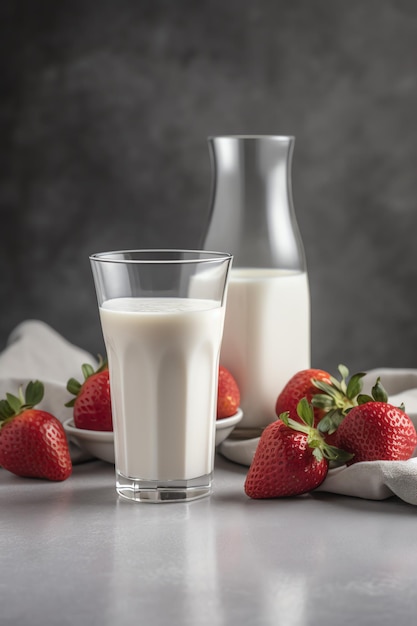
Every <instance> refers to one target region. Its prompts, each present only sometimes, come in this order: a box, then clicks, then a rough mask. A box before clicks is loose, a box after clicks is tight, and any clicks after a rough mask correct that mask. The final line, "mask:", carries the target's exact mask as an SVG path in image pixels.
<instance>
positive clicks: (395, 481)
mask: <svg viewBox="0 0 417 626" xmlns="http://www.w3.org/2000/svg"><path fill="white" fill-rule="evenodd" d="M378 376H379V377H380V378H381V382H382V384H383V385H384V387H385V389H386V391H387V393H388V395H389V402H390V403H391V404H394V405H396V406H399V405H400V404H401V403H404V405H405V409H406V412H407V414H408V415H409V416H410V418H411V419H412V421H413V423H414V426H416V428H417V370H413V369H376V370H372V371H370V372H368V373H367V375H366V376H365V377H364V379H363V382H364V385H363V390H364V392H366V393H369V392H370V390H371V387H372V385H373V384H374V383H375V381H376V379H377V377H378ZM258 442H259V437H258V438H254V439H248V440H246V441H245V440H233V439H226V441H224V442H223V443H222V444H221V445H220V447H219V449H218V450H219V452H220V453H221V454H223V456H225V457H226V458H228V459H229V460H230V461H234V462H235V463H240V464H241V465H247V466H249V465H250V464H251V462H252V459H253V455H254V454H255V450H256V447H257V445H258ZM317 491H326V492H330V493H336V494H342V495H346V496H355V497H357V498H365V499H369V500H384V499H385V498H390V497H392V496H397V497H399V498H401V499H402V500H404V501H405V502H408V503H409V504H415V505H417V448H416V450H415V451H414V456H413V458H411V459H409V460H408V461H372V462H362V463H355V464H353V465H351V466H349V467H347V466H346V465H343V466H341V467H337V468H334V469H331V470H329V473H328V475H327V477H326V479H325V481H324V482H323V483H322V484H321V485H320V487H318V489H317Z"/></svg>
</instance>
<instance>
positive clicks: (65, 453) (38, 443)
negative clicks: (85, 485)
mask: <svg viewBox="0 0 417 626" xmlns="http://www.w3.org/2000/svg"><path fill="white" fill-rule="evenodd" d="M43 393H44V387H43V384H42V383H41V382H39V381H34V382H30V383H28V385H27V387H26V390H25V394H24V395H23V392H22V390H21V389H19V397H17V396H14V395H12V394H10V393H8V394H7V395H6V398H7V399H6V400H1V401H0V465H2V466H3V467H4V468H5V469H7V470H8V471H9V472H12V473H13V474H17V476H27V477H31V478H47V479H48V480H65V479H66V478H68V476H70V475H71V472H72V463H71V457H70V453H69V448H68V442H67V438H66V435H65V431H64V428H63V426H62V424H61V422H60V421H59V420H58V419H57V418H56V417H54V416H53V415H51V414H50V413H47V412H46V411H41V410H39V409H35V408H34V407H35V406H36V405H37V404H38V403H39V402H40V401H41V400H42V398H43Z"/></svg>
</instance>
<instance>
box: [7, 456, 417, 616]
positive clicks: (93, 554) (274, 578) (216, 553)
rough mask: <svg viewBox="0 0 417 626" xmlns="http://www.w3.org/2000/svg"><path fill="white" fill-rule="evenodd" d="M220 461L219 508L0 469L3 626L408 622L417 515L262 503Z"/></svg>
mask: <svg viewBox="0 0 417 626" xmlns="http://www.w3.org/2000/svg"><path fill="white" fill-rule="evenodd" d="M246 471H247V470H246V468H245V467H242V466H239V465H236V464H233V463H231V462H229V461H227V460H225V459H224V458H222V457H219V456H218V457H217V458H216V469H215V483H214V493H213V495H212V496H211V497H210V498H206V499H202V500H198V501H195V502H190V503H188V504H187V503H178V504H138V503H130V502H124V501H120V500H119V499H118V497H117V495H116V492H115V489H114V469H113V467H112V466H111V465H109V464H106V463H104V462H101V461H93V462H89V463H84V464H82V465H78V466H75V468H74V472H73V475H72V476H71V478H69V479H68V480H67V481H65V482H62V483H50V482H47V481H39V480H30V479H22V478H18V477H16V476H13V475H12V474H10V473H8V472H6V471H5V470H0V509H1V513H0V514H1V532H0V563H1V569H0V624H1V626H9V625H10V624H13V625H16V626H26V625H30V626H41V625H42V626H49V625H57V626H58V625H63V626H66V625H71V626H75V625H77V626H78V625H79V626H84V625H86V626H88V625H93V624H94V625H95V624H97V625H100V626H104V625H112V626H113V625H117V626H124V625H126V626H127V625H129V626H130V625H137V624H146V625H150V626H153V625H164V626H165V625H171V624H181V625H182V624H183V625H187V626H188V625H190V626H191V625H192V626H200V625H203V624H204V625H205V624H207V625H208V624H210V625H217V624H219V625H223V624H236V625H238V626H245V625H249V624H250V625H256V626H258V625H259V626H263V625H265V626H304V625H306V624H308V625H314V626H317V625H320V626H327V625H329V626H330V625H332V626H333V625H335V624H336V625H337V626H344V625H346V626H347V625H349V624H354V625H355V626H358V625H359V626H366V625H368V624H375V625H377V624H378V626H385V625H387V626H388V625H389V626H393V625H395V626H402V625H404V626H406V625H412V624H415V623H416V619H417V507H413V506H411V505H408V504H405V503H403V502H402V501H400V500H397V499H395V498H391V499H389V500H385V501H381V502H376V501H366V500H360V499H355V498H348V497H342V496H340V497H339V496H334V495H330V494H322V493H321V494H316V495H308V496H302V497H298V498H288V499H283V500H278V499H277V500H268V501H266V500H264V501H255V500H251V499H249V498H247V497H246V496H245V494H244V491H243V483H244V478H245V475H246Z"/></svg>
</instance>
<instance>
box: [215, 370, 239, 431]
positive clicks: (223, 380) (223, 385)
mask: <svg viewBox="0 0 417 626" xmlns="http://www.w3.org/2000/svg"><path fill="white" fill-rule="evenodd" d="M239 404H240V391H239V387H238V385H237V382H236V380H235V379H234V378H233V376H232V374H231V373H230V372H229V370H228V369H226V368H225V367H223V366H222V365H220V367H219V386H218V391H217V419H218V420H220V419H223V418H224V417H230V416H231V415H234V414H235V413H236V411H237V410H238V408H239Z"/></svg>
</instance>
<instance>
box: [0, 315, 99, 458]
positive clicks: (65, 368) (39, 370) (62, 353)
mask: <svg viewBox="0 0 417 626" xmlns="http://www.w3.org/2000/svg"><path fill="white" fill-rule="evenodd" d="M83 363H90V364H91V365H93V367H97V361H96V360H95V359H94V358H93V357H92V356H91V354H89V353H88V352H85V350H82V349H81V348H77V347H76V346H74V345H72V344H71V343H69V342H68V341H67V340H66V339H64V338H63V337H62V336H61V335H60V334H59V333H57V332H56V331H55V330H53V329H52V328H51V327H50V326H48V325H47V324H45V323H44V322H40V321H38V320H27V321H25V322H22V323H21V324H19V325H18V326H17V327H16V328H15V329H14V330H13V331H12V333H11V334H10V336H9V339H8V342H7V346H6V348H5V349H4V350H3V352H2V353H1V354H0V398H5V397H6V393H12V394H14V395H16V394H17V393H18V390H19V387H20V386H23V388H25V387H26V385H27V383H28V382H29V381H31V380H40V381H42V382H43V384H44V386H45V394H44V397H43V400H42V402H40V404H39V405H38V408H40V409H43V410H44V411H48V412H49V413H52V414H53V415H55V417H57V418H58V419H59V420H60V421H61V422H64V421H65V420H67V419H70V418H71V417H72V409H71V408H67V407H66V406H65V403H66V402H68V400H70V399H71V397H73V396H71V394H70V393H68V391H67V389H66V385H67V381H68V379H69V378H71V377H73V378H76V379H77V380H79V381H80V382H81V381H82V378H83V375H82V371H81V365H82V364H83ZM70 453H71V459H72V462H73V463H81V462H83V461H86V460H88V459H90V458H91V456H90V455H87V454H86V453H85V452H83V451H82V450H80V448H78V447H77V446H75V445H74V444H73V443H72V442H71V443H70Z"/></svg>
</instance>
